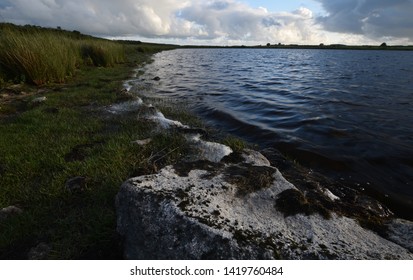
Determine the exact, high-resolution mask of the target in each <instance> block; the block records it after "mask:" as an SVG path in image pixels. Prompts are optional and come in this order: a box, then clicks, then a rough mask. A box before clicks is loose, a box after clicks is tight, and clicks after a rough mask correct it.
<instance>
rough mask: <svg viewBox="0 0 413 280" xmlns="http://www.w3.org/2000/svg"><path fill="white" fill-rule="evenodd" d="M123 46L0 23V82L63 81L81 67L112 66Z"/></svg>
mask: <svg viewBox="0 0 413 280" xmlns="http://www.w3.org/2000/svg"><path fill="white" fill-rule="evenodd" d="M124 61H125V46H124V45H122V44H119V43H116V42H112V41H108V40H103V39H98V38H93V37H90V36H86V35H82V34H80V33H79V32H76V31H74V32H68V31H63V30H51V29H44V28H37V27H31V26H27V27H18V26H14V25H10V24H0V81H2V82H3V83H4V82H6V81H10V80H11V81H14V82H28V83H32V84H35V85H43V84H49V83H54V82H58V83H61V82H65V81H66V80H68V79H70V78H71V77H73V76H74V75H75V71H76V70H77V69H79V68H80V67H81V66H83V65H94V66H104V67H107V66H114V65H115V64H116V63H120V62H124Z"/></svg>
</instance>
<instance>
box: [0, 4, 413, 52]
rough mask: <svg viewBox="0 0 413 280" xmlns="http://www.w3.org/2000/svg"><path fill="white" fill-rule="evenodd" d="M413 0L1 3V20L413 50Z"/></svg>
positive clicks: (240, 41)
mask: <svg viewBox="0 0 413 280" xmlns="http://www.w3.org/2000/svg"><path fill="white" fill-rule="evenodd" d="M412 15H413V0H288V1H287V0H272V1H269V0H268V1H266V0H259V1H252V0H203V1H201V0H116V1H114V0H0V21H1V22H12V23H15V24H21V25H25V24H31V25H40V26H45V27H57V26H59V27H61V28H63V29H67V30H77V31H80V32H82V33H85V34H90V35H95V36H101V37H106V38H120V39H134V40H142V41H152V42H163V43H177V44H202V45H260V44H267V43H271V44H278V43H282V44H320V43H323V44H349V45H351V44H358V45H364V44H368V45H376V44H381V43H382V42H386V43H387V44H388V45H391V44H403V45H413V16H412Z"/></svg>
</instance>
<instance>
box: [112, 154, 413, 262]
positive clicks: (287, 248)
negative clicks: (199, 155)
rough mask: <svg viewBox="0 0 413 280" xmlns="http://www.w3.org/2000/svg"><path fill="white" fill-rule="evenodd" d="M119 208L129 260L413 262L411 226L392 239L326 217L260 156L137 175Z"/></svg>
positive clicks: (127, 185)
mask: <svg viewBox="0 0 413 280" xmlns="http://www.w3.org/2000/svg"><path fill="white" fill-rule="evenodd" d="M331 195H332V194H331V193H329V192H326V197H328V198H329V199H331V200H332V201H334V200H335V199H338V198H336V197H334V196H331ZM285 197H295V199H292V200H288V199H287V200H286V199H285ZM116 207H117V214H118V220H117V224H118V232H119V233H120V235H121V236H122V237H123V239H124V252H125V258H127V259H277V258H281V259H413V254H412V253H411V252H410V251H409V250H408V249H407V248H405V247H406V246H403V244H406V240H403V238H401V237H400V236H399V237H398V234H399V233H400V234H402V233H403V232H406V227H405V223H400V222H399V223H398V224H397V225H398V226H393V227H391V229H392V235H391V236H392V238H391V239H392V240H393V241H390V240H388V239H385V238H383V237H381V236H379V235H378V234H377V233H375V232H373V231H370V230H368V229H365V228H363V227H361V226H360V225H359V223H358V222H357V221H355V220H354V219H352V218H348V217H344V216H339V215H338V214H336V213H326V212H323V211H322V209H321V210H320V209H318V208H317V207H316V206H314V207H313V206H311V205H309V203H308V202H307V201H306V197H305V194H304V193H302V192H300V191H299V190H297V189H296V188H295V186H294V185H292V184H291V183H289V182H288V181H286V180H285V179H284V178H283V176H282V175H281V173H280V172H279V171H278V170H277V169H276V168H275V167H272V166H270V165H269V162H268V161H267V160H266V159H265V158H264V157H263V156H262V155H260V154H259V153H257V152H253V151H246V152H244V154H242V155H241V156H240V157H238V159H237V160H226V159H225V158H224V160H222V161H217V162H211V161H207V160H199V161H195V162H189V163H181V164H179V165H175V166H168V167H165V168H164V169H162V170H161V171H160V172H159V173H158V174H154V175H147V176H141V177H137V178H132V179H130V180H128V181H126V182H125V183H124V184H123V185H122V186H121V188H120V191H119V193H118V195H117V198H116ZM291 209H292V210H291ZM408 225H409V226H410V230H411V223H410V224H408ZM399 228H400V229H399ZM395 242H397V243H398V244H396V243H395ZM407 243H409V242H407ZM399 244H400V245H399Z"/></svg>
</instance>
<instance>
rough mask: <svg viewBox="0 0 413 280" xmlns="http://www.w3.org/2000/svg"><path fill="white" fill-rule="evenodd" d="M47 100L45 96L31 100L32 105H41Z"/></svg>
mask: <svg viewBox="0 0 413 280" xmlns="http://www.w3.org/2000/svg"><path fill="white" fill-rule="evenodd" d="M46 100H47V97H46V96H41V97H36V98H34V99H33V100H32V102H31V103H32V104H41V103H43V102H45V101H46Z"/></svg>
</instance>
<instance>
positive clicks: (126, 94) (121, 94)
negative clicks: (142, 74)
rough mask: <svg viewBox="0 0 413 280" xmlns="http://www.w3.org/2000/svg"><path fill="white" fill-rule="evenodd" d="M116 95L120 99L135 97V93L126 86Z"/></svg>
mask: <svg viewBox="0 0 413 280" xmlns="http://www.w3.org/2000/svg"><path fill="white" fill-rule="evenodd" d="M116 96H117V98H118V100H129V99H133V98H134V96H133V94H132V93H131V92H130V91H128V90H127V89H126V88H124V89H122V90H121V91H118V92H117V93H116Z"/></svg>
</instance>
